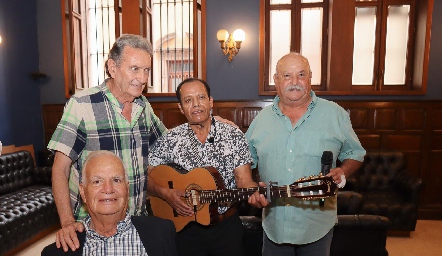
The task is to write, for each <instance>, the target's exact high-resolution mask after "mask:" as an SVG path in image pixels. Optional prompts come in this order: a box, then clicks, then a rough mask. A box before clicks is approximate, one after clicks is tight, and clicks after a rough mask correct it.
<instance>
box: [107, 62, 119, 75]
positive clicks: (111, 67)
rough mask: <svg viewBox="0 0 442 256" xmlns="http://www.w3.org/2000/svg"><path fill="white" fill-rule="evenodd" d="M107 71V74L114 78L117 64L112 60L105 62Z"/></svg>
mask: <svg viewBox="0 0 442 256" xmlns="http://www.w3.org/2000/svg"><path fill="white" fill-rule="evenodd" d="M107 69H108V70H109V74H111V77H115V76H114V75H115V72H116V69H117V63H115V61H114V60H113V59H108V60H107Z"/></svg>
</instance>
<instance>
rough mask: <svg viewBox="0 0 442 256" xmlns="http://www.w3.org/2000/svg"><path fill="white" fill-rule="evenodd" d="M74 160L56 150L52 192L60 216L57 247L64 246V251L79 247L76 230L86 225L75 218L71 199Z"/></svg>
mask: <svg viewBox="0 0 442 256" xmlns="http://www.w3.org/2000/svg"><path fill="white" fill-rule="evenodd" d="M71 164H72V160H71V159H70V158H69V157H68V156H66V155H64V154H63V153H60V152H56V153H55V159H54V165H53V166H52V192H53V194H54V200H55V205H56V206H57V211H58V216H60V224H61V229H60V230H59V231H58V232H57V235H56V239H55V242H56V244H57V247H58V248H60V246H62V247H63V250H64V251H67V250H68V247H70V248H71V250H72V251H75V250H76V249H78V248H79V246H80V243H79V241H78V238H77V234H76V233H75V231H80V232H82V231H83V230H84V227H83V225H82V224H81V223H77V222H76V221H75V219H74V215H73V213H72V212H73V211H72V207H71V203H70V199H69V183H68V180H69V172H70V168H71Z"/></svg>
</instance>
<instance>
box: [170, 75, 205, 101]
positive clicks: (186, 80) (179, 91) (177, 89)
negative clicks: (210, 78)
mask: <svg viewBox="0 0 442 256" xmlns="http://www.w3.org/2000/svg"><path fill="white" fill-rule="evenodd" d="M194 81H199V82H201V83H202V84H204V87H206V92H207V96H209V97H210V87H209V84H208V83H207V82H206V81H204V80H203V79H199V78H195V77H189V78H186V79H184V80H183V81H182V82H181V83H180V84H179V85H178V86H177V88H176V97H177V98H178V102H179V103H180V105H181V106H182V105H183V104H182V102H181V87H182V86H183V85H184V84H185V83H190V82H194Z"/></svg>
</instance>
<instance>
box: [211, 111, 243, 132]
mask: <svg viewBox="0 0 442 256" xmlns="http://www.w3.org/2000/svg"><path fill="white" fill-rule="evenodd" d="M239 112H240V111H239V110H238V108H235V107H221V106H218V107H217V108H214V109H213V115H218V116H220V117H222V118H225V119H227V120H230V121H232V122H234V123H235V124H239V123H240V119H241V117H240V116H239ZM240 128H241V127H240Z"/></svg>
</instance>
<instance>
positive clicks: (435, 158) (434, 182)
mask: <svg viewBox="0 0 442 256" xmlns="http://www.w3.org/2000/svg"><path fill="white" fill-rule="evenodd" d="M429 109H430V111H429V115H428V118H427V119H428V122H427V123H428V125H427V127H428V128H427V133H428V134H429V139H428V145H427V150H426V154H425V156H426V158H425V159H424V160H423V162H422V165H423V170H422V175H421V178H422V183H423V186H422V192H421V197H420V201H421V204H420V208H419V217H420V218H426V219H442V217H441V215H442V193H441V192H440V191H441V189H442V167H441V163H442V102H440V101H438V102H433V103H432V104H431V106H430V107H429Z"/></svg>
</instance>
